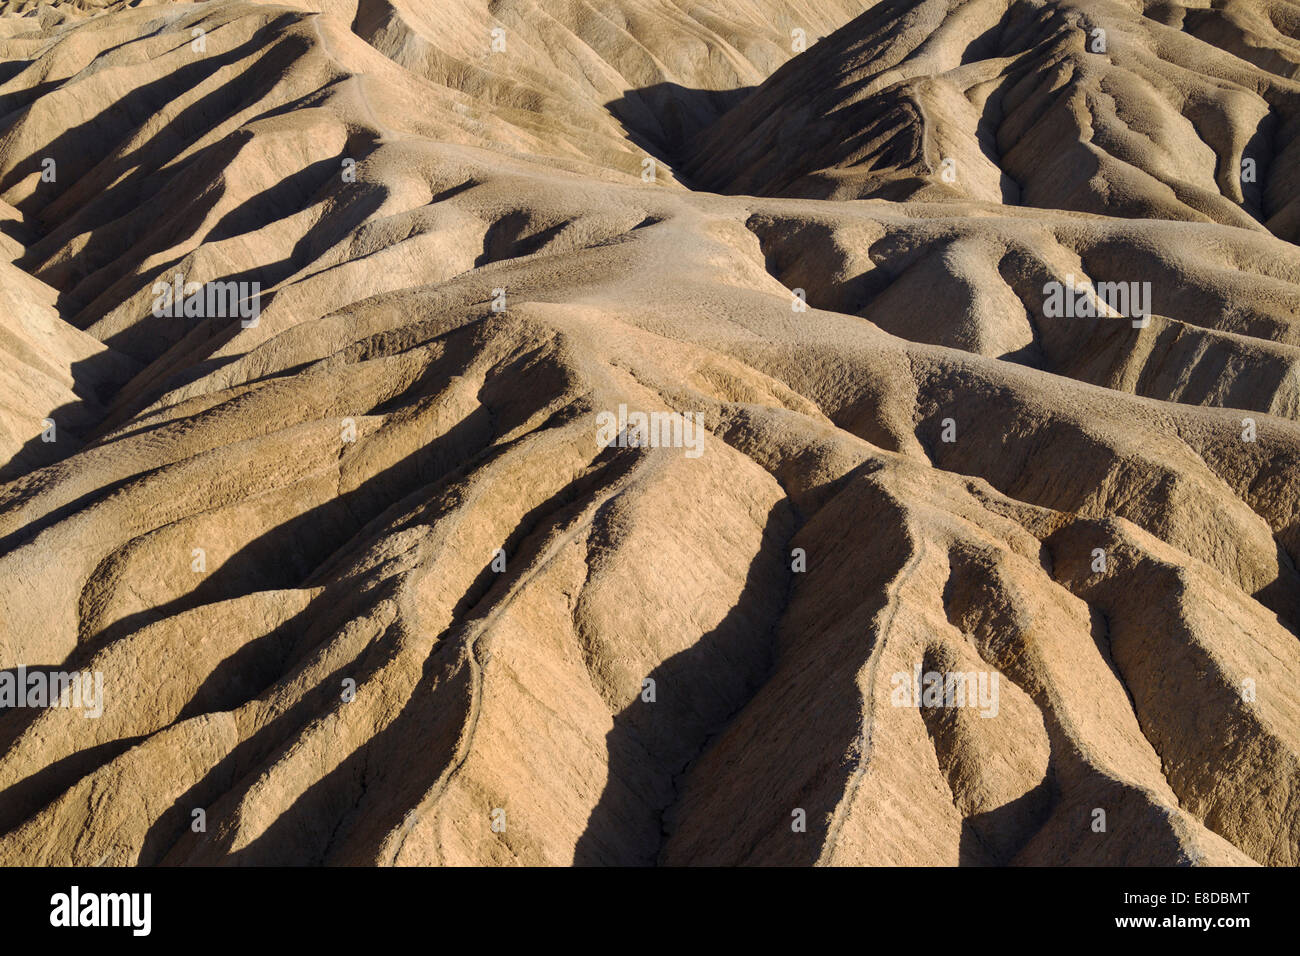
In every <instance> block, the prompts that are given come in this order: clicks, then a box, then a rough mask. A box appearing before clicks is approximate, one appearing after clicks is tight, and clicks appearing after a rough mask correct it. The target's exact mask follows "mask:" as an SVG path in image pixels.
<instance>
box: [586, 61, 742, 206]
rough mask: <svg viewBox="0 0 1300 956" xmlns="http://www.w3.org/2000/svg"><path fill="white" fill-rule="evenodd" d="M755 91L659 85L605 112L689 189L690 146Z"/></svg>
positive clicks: (628, 96)
mask: <svg viewBox="0 0 1300 956" xmlns="http://www.w3.org/2000/svg"><path fill="white" fill-rule="evenodd" d="M755 89H757V87H753V86H747V87H740V88H738V89H734V90H696V89H691V88H689V87H685V86H682V85H681V84H679V83H655V84H653V85H652V86H646V87H642V88H641V89H638V90H629V91H628V92H626V93H624V94H623V95H622V96H621V97H619V98H618V99H616V100H610V101H609V102H608V103H606V104H605V108H606V109H607V110H609V112H610V113H611V114H612V115H613V116H614V118H615V119H617V120H618V121H619V122H620V123H622V124H623V128H624V129H625V130H626V131H627V134H628V138H629V139H630V140H632V142H633V143H635V144H636V145H637V146H639V147H640V148H642V149H644V150H645V151H646V153H648V154H649V155H650V156H651V157H653V158H654V159H657V160H659V161H660V162H662V163H664V164H665V165H666V166H667V167H668V168H669V169H670V170H672V172H673V176H674V178H676V180H677V181H678V182H680V183H681V184H682V185H684V186H688V187H689V185H690V184H689V183H688V182H687V181H686V180H685V179H684V178H683V176H684V174H683V173H682V172H681V170H683V169H684V168H685V167H686V166H688V165H689V163H690V157H689V156H687V155H686V153H685V150H686V146H687V144H688V143H689V142H690V141H691V140H692V139H694V138H695V137H696V136H697V135H699V134H700V133H701V132H703V131H704V130H705V129H706V128H707V127H709V126H710V125H712V124H713V123H714V122H716V121H717V120H718V119H719V118H720V117H721V116H722V115H723V114H725V113H726V112H728V111H729V110H730V109H732V108H733V107H734V106H736V105H737V104H739V103H740V102H741V101H742V100H744V99H745V97H747V96H749V94H750V93H752V92H753V91H754V90H755Z"/></svg>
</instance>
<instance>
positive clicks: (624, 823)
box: [573, 501, 792, 866]
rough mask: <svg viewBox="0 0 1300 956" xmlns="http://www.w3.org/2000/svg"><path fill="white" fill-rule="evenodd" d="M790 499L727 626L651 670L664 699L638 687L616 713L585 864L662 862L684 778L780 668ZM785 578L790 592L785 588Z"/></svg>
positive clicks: (582, 843)
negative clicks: (648, 696)
mask: <svg viewBox="0 0 1300 956" xmlns="http://www.w3.org/2000/svg"><path fill="white" fill-rule="evenodd" d="M786 507H788V506H787V505H786V503H785V502H784V501H782V502H779V503H778V504H777V505H776V506H775V507H774V508H772V510H771V511H769V513H768V517H767V521H766V523H765V525H764V528H763V544H762V546H761V547H760V549H759V550H758V552H757V553H756V554H755V555H754V558H753V560H752V561H751V562H750V566H749V570H748V572H747V574H746V578H745V585H744V589H743V591H742V593H741V595H740V598H739V600H738V601H737V603H736V605H735V606H734V607H733V608H732V609H731V610H730V611H728V613H727V615H726V616H725V617H724V618H723V619H722V621H720V622H719V623H718V626H717V627H715V628H714V629H713V630H711V631H709V632H708V633H706V634H703V635H701V636H700V638H699V639H698V640H697V641H696V642H695V643H694V644H692V645H691V646H690V647H688V648H687V649H685V650H683V651H680V652H679V653H677V654H674V655H673V656H671V657H669V658H668V659H667V660H665V661H664V662H663V663H661V664H660V665H659V666H658V667H656V668H654V669H653V670H652V671H651V672H650V673H649V674H647V675H646V677H647V678H649V679H651V680H653V681H654V685H653V686H654V688H655V701H654V702H647V701H645V700H643V698H642V696H641V695H638V696H637V697H636V698H634V700H633V701H632V703H630V704H628V705H627V706H626V707H625V708H624V709H623V710H622V711H620V712H619V713H618V714H615V715H614V726H613V729H611V730H610V732H609V734H608V735H607V737H606V746H607V749H608V754H609V758H608V760H609V774H608V777H607V779H606V783H605V789H604V792H603V793H602V794H601V796H600V800H599V802H598V803H597V804H596V806H595V807H594V808H593V809H592V812H591V816H590V817H589V819H588V821H587V828H586V830H585V831H584V832H583V834H582V836H581V838H580V839H579V840H578V843H577V845H576V846H575V848H574V859H573V862H574V864H575V865H577V866H602V865H606V866H607V865H618V866H648V865H653V864H654V863H655V862H656V861H657V859H658V856H659V852H660V849H661V846H662V843H663V840H664V838H665V836H666V832H665V827H664V814H665V812H666V811H668V810H669V809H670V807H671V806H672V805H673V804H674V803H675V802H676V800H677V797H678V793H677V790H678V786H679V781H680V779H681V778H682V777H683V776H684V775H685V774H686V773H687V771H688V770H689V768H690V767H691V765H692V764H693V763H694V761H695V760H697V759H698V758H699V756H700V755H701V754H702V753H704V751H705V750H706V749H707V747H708V746H709V743H710V742H711V741H712V740H713V739H714V738H715V737H717V736H718V735H719V734H720V733H722V732H723V730H724V729H725V728H726V727H727V726H728V725H729V724H730V723H731V721H732V720H733V719H734V718H735V716H736V715H737V714H738V713H740V711H741V710H743V709H744V707H745V706H746V705H747V704H748V703H749V701H750V700H752V699H753V697H754V695H755V694H756V693H758V691H759V689H760V688H761V687H762V686H763V684H764V683H765V682H766V681H767V679H768V677H769V676H770V675H771V673H772V670H773V668H774V666H775V663H776V654H777V646H776V628H777V625H778V623H779V621H780V618H781V615H782V614H783V613H784V609H785V606H786V602H785V601H784V600H782V601H779V602H777V603H776V604H775V607H774V606H773V601H772V597H771V596H772V594H773V593H786V594H788V591H789V587H790V578H791V577H792V575H791V572H790V569H789V565H788V563H787V562H786V561H785V560H784V556H785V555H786V554H787V553H788V550H787V548H786V547H785V546H786V544H788V540H786V539H785V534H784V533H782V530H781V529H782V528H785V529H786V531H787V532H788V531H790V530H791V526H790V524H789V522H788V521H786V520H785V518H784V517H783V516H782V509H784V508H786ZM602 510H604V509H602ZM595 533H596V532H594V531H593V534H595ZM611 533H612V532H611ZM781 584H783V585H784V586H785V591H784V592H781V591H779V590H777V587H779V585H781ZM774 585H777V587H774ZM643 686H644V685H643ZM643 693H644V691H643ZM723 825H725V824H723Z"/></svg>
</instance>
